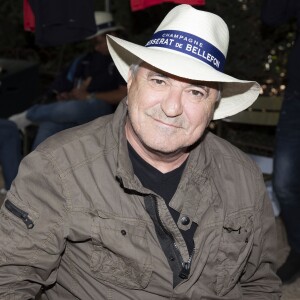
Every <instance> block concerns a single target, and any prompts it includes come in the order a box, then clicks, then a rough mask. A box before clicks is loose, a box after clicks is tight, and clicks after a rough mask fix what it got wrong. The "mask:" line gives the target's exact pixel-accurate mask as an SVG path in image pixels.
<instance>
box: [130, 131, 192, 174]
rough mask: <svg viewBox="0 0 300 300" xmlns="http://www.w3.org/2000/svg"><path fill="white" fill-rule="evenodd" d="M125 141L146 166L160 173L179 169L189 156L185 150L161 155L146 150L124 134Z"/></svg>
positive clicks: (148, 149) (157, 152) (134, 139)
mask: <svg viewBox="0 0 300 300" xmlns="http://www.w3.org/2000/svg"><path fill="white" fill-rule="evenodd" d="M126 136H127V140H128V142H129V143H130V145H131V146H132V148H133V149H134V150H135V151H136V153H137V154H138V155H139V156H140V157H141V158H142V159H143V160H145V161H146V162H147V163H148V164H150V165H151V166H153V167H154V168H155V169H157V170H159V171H160V172H161V173H168V172H171V171H173V170H175V169H177V168H178V167H180V166H181V165H182V164H183V163H184V162H185V161H186V159H187V157H188V156H189V152H188V151H186V149H180V150H178V151H176V152H172V153H162V152H159V151H155V150H153V149H150V148H148V147H147V146H146V145H144V144H143V143H142V142H141V141H139V140H138V139H136V138H134V137H132V136H131V135H130V134H129V135H128V134H126Z"/></svg>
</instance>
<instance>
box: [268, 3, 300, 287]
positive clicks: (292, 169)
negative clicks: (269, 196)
mask: <svg viewBox="0 0 300 300" xmlns="http://www.w3.org/2000/svg"><path fill="white" fill-rule="evenodd" d="M292 19H295V21H296V25H297V28H298V30H297V33H296V40H295V43H294V46H293V48H292V49H291V52H290V54H289V59H288V65H287V78H286V79H287V86H286V90H285V94H284V101H283V103H282V108H281V113H280V119H279V122H278V125H277V132H276V143H275V155H274V172H273V175H274V176H273V186H274V190H275V193H276V197H277V199H278V201H279V203H280V208H281V217H282V219H283V221H284V224H285V228H286V232H287V237H288V242H289V245H290V249H291V250H290V252H289V255H288V257H287V259H286V261H285V262H284V264H283V265H282V266H281V267H280V268H279V269H278V276H279V277H280V278H281V280H282V282H283V283H290V282H292V281H294V280H295V279H296V278H297V277H299V276H300V219H299V216H300V185H299V179H298V178H299V176H298V175H297V174H298V172H299V170H300V156H299V151H300V118H299V113H300V87H299V81H300V73H299V68H300V58H299V53H300V40H299V36H298V35H299V29H300V2H299V1H297V0H284V1H282V0H272V1H271V0H265V1H264V2H263V6H262V20H263V21H264V22H265V23H266V24H268V25H270V26H278V25H281V24H283V23H286V22H289V21H290V20H292Z"/></svg>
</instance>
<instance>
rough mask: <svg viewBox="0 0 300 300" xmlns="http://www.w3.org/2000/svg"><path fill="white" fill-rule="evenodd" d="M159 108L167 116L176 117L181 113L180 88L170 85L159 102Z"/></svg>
mask: <svg viewBox="0 0 300 300" xmlns="http://www.w3.org/2000/svg"><path fill="white" fill-rule="evenodd" d="M161 109H162V110H163V112H164V113H165V115H166V116H167V117H170V118H172V117H177V116H179V115H181V114H182V112H183V106H182V90H181V89H180V88H177V87H172V88H170V90H169V91H168V93H167V94H166V95H165V96H164V99H163V100H162V102H161Z"/></svg>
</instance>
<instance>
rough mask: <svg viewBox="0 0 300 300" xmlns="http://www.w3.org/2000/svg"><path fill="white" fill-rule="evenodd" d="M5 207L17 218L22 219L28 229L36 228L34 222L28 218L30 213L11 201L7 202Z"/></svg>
mask: <svg viewBox="0 0 300 300" xmlns="http://www.w3.org/2000/svg"><path fill="white" fill-rule="evenodd" d="M5 207H6V208H7V209H8V210H9V211H10V212H11V213H12V214H14V215H15V216H16V217H18V218H20V219H21V220H22V221H23V222H24V223H25V225H26V226H27V228H28V229H32V228H33V227H34V223H33V221H32V220H31V219H30V218H29V217H28V213H27V212H26V211H24V210H22V209H20V208H19V207H17V206H16V205H14V204H13V203H12V202H11V201H10V200H6V201H5Z"/></svg>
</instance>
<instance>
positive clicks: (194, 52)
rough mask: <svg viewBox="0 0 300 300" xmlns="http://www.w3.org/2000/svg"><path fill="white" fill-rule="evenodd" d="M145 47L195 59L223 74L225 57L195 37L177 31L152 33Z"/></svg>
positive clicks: (216, 49)
mask: <svg viewBox="0 0 300 300" xmlns="http://www.w3.org/2000/svg"><path fill="white" fill-rule="evenodd" d="M146 47H162V48H168V49H172V50H175V51H179V52H182V53H184V54H187V55H190V56H192V57H195V58H197V59H199V60H201V61H203V62H205V63H207V64H208V65H210V66H211V67H213V68H214V69H216V70H218V71H221V72H223V70H224V65H225V56H224V55H223V53H222V52H221V51H220V50H219V49H218V48H216V47H215V46H214V45H212V44H210V43H209V42H207V41H206V40H203V39H201V38H199V37H198V36H196V35H193V34H190V33H187V32H183V31H178V30H162V31H158V32H156V33H154V35H153V36H152V38H151V40H149V41H148V43H147V44H146Z"/></svg>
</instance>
